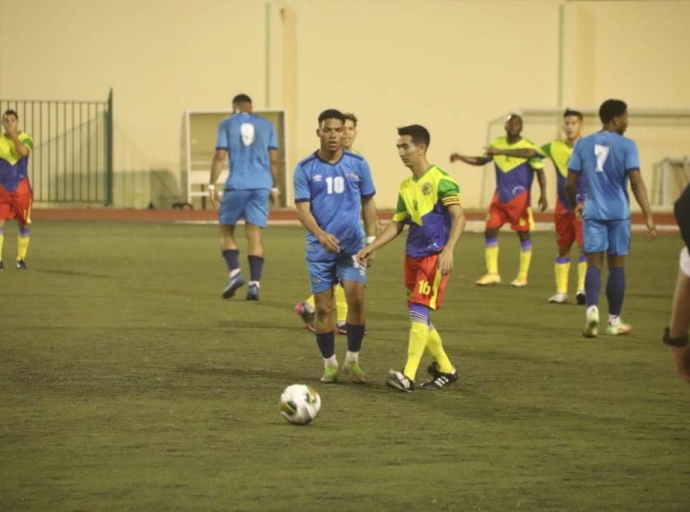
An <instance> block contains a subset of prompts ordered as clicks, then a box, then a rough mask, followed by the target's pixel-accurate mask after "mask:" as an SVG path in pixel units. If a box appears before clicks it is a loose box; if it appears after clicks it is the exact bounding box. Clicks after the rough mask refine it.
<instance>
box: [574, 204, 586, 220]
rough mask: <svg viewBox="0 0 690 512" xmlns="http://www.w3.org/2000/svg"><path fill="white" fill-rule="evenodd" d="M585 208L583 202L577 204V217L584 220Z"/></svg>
mask: <svg viewBox="0 0 690 512" xmlns="http://www.w3.org/2000/svg"><path fill="white" fill-rule="evenodd" d="M583 208H584V205H583V204H582V203H578V204H577V206H576V207H575V218H576V219H577V220H582V210H583Z"/></svg>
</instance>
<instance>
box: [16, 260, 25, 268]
mask: <svg viewBox="0 0 690 512" xmlns="http://www.w3.org/2000/svg"><path fill="white" fill-rule="evenodd" d="M17 268H18V269H19V270H26V262H25V261H24V260H17Z"/></svg>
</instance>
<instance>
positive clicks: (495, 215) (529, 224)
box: [486, 191, 534, 233]
mask: <svg viewBox="0 0 690 512" xmlns="http://www.w3.org/2000/svg"><path fill="white" fill-rule="evenodd" d="M506 222H510V227H511V228H512V230H513V231H519V232H522V233H525V232H527V231H531V230H532V229H533V228H534V220H533V219H532V208H531V207H530V205H529V193H528V192H527V191H525V192H523V193H522V194H519V195H517V196H515V197H514V198H512V199H511V200H510V201H508V202H507V203H502V202H500V201H499V200H498V192H496V193H494V197H493V199H492V200H491V204H490V205H489V215H488V218H487V220H486V228H487V229H492V228H496V229H497V228H500V227H501V226H503V224H505V223H506Z"/></svg>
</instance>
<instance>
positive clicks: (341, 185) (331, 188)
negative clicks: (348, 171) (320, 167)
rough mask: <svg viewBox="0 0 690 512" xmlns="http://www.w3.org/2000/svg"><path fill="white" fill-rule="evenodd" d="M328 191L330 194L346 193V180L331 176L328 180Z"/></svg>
mask: <svg viewBox="0 0 690 512" xmlns="http://www.w3.org/2000/svg"><path fill="white" fill-rule="evenodd" d="M326 189H327V190H328V193H329V194H342V193H343V192H345V178H343V177H342V176H335V177H333V176H329V177H328V178H326Z"/></svg>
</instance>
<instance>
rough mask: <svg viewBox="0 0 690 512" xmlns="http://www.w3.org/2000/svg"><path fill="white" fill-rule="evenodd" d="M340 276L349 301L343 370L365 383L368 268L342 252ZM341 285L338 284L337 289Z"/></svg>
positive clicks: (339, 268)
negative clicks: (361, 360)
mask: <svg viewBox="0 0 690 512" xmlns="http://www.w3.org/2000/svg"><path fill="white" fill-rule="evenodd" d="M337 272H338V278H339V279H340V282H341V283H342V284H343V286H342V288H343V291H344V293H345V299H346V301H347V316H346V318H345V331H346V335H347V355H346V356H345V365H344V367H343V370H344V371H345V373H346V374H347V375H348V376H349V377H350V379H351V380H352V382H356V383H364V382H366V376H365V374H364V371H363V370H362V368H361V366H360V364H359V352H360V351H361V350H362V341H363V340H364V330H365V324H366V315H365V314H364V289H365V286H366V281H367V272H366V268H365V267H362V266H361V265H359V263H357V262H356V261H355V259H354V257H352V256H351V255H348V254H344V253H342V254H341V256H340V257H339V259H338V270H337ZM337 288H339V286H336V289H337Z"/></svg>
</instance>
